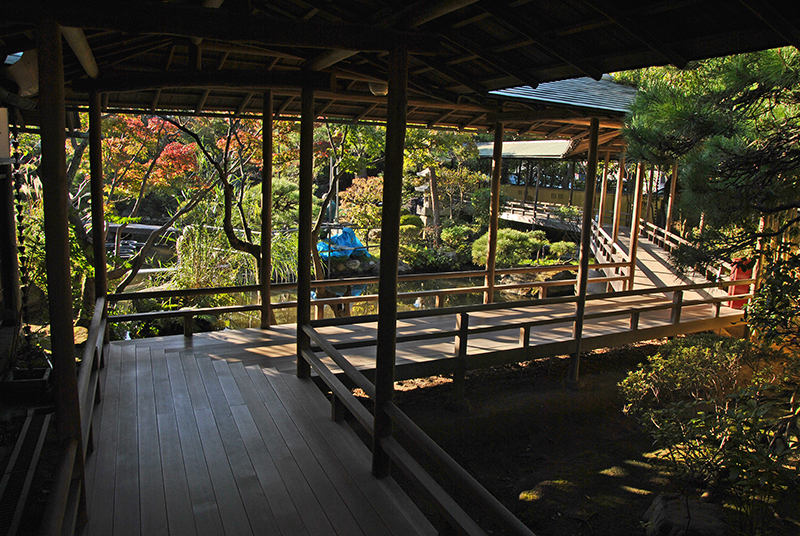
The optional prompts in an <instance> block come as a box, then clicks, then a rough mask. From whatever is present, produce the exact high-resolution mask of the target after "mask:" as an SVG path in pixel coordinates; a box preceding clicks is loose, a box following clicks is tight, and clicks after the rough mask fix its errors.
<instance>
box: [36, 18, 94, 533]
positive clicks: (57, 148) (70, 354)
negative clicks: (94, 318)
mask: <svg viewBox="0 0 800 536" xmlns="http://www.w3.org/2000/svg"><path fill="white" fill-rule="evenodd" d="M36 42H37V45H38V50H39V54H38V66H39V110H40V111H41V151H42V157H41V164H40V166H39V178H40V179H41V181H42V192H43V198H44V235H45V268H46V270H47V294H48V306H49V310H50V341H51V352H52V354H51V356H52V362H53V385H54V390H55V395H54V398H55V406H56V423H57V425H58V427H57V429H58V441H59V445H60V447H61V448H66V447H67V446H68V445H70V444H71V443H73V442H77V445H78V452H77V454H76V458H75V467H74V469H73V474H74V478H75V479H76V480H77V483H78V485H79V486H81V488H83V483H84V482H85V478H84V463H83V462H84V457H83V448H82V445H83V434H82V432H81V410H80V403H79V401H78V378H77V367H76V364H75V343H74V340H75V333H74V331H73V326H72V278H71V276H70V249H71V248H70V240H69V217H68V213H69V191H68V187H69V185H68V181H67V166H66V151H65V142H66V138H65V136H66V120H65V116H64V113H65V104H64V57H63V50H62V46H61V29H60V27H59V26H58V24H56V23H55V22H53V21H50V20H45V21H42V22H41V23H40V24H39V25H38V27H37V29H36ZM78 517H79V519H78V525H79V526H80V525H82V524H85V522H86V494H85V488H83V491H82V492H81V493H80V507H79V510H78Z"/></svg>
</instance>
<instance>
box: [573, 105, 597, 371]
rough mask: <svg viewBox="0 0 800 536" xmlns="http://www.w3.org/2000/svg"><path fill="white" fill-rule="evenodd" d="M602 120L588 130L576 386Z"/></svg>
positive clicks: (577, 308)
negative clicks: (598, 144)
mask: <svg viewBox="0 0 800 536" xmlns="http://www.w3.org/2000/svg"><path fill="white" fill-rule="evenodd" d="M599 130H600V120H599V119H597V118H592V122H591V125H590V126H589V162H588V165H587V169H586V191H585V192H584V193H585V195H584V196H583V220H582V222H581V249H580V257H579V259H578V301H577V302H576V304H575V324H574V325H573V330H572V335H573V338H574V339H575V352H574V353H573V354H572V358H571V360H570V367H569V376H568V378H567V381H568V382H569V383H571V384H575V383H576V382H577V381H578V373H579V370H580V361H581V336H582V335H583V315H584V313H585V312H586V289H587V286H588V281H589V257H591V256H592V250H591V237H592V205H593V204H594V191H595V183H596V182H597V138H598V133H599Z"/></svg>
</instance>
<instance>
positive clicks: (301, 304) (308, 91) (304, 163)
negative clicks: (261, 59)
mask: <svg viewBox="0 0 800 536" xmlns="http://www.w3.org/2000/svg"><path fill="white" fill-rule="evenodd" d="M300 98H301V103H300V106H301V112H300V207H299V220H300V221H299V222H298V234H297V375H298V376H299V377H301V378H307V377H309V376H310V375H311V366H310V365H309V364H308V362H307V361H306V360H305V358H304V357H303V355H302V352H303V350H308V349H310V348H311V339H309V337H308V335H306V334H305V333H304V332H303V329H302V327H303V326H305V325H307V324H308V323H309V322H311V217H312V214H311V209H312V207H311V194H312V188H313V182H314V90H313V89H312V88H311V87H309V86H306V87H303V89H302V91H301V97H300Z"/></svg>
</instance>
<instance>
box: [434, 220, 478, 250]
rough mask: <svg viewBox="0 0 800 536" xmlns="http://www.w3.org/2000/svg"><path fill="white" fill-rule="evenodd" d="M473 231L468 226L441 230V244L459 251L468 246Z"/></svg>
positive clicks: (456, 226)
mask: <svg viewBox="0 0 800 536" xmlns="http://www.w3.org/2000/svg"><path fill="white" fill-rule="evenodd" d="M473 235H474V231H473V230H472V228H471V227H470V226H468V225H452V226H450V227H445V228H444V229H442V235H441V238H442V242H443V243H444V245H446V246H447V247H449V248H452V249H453V250H456V251H457V250H459V249H462V248H464V247H465V246H467V245H468V244H469V241H470V240H471V239H472V236H473Z"/></svg>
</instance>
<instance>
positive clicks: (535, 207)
mask: <svg viewBox="0 0 800 536" xmlns="http://www.w3.org/2000/svg"><path fill="white" fill-rule="evenodd" d="M540 182H542V163H541V162H536V190H534V194H533V217H534V218H536V212H537V211H538V210H539V183H540Z"/></svg>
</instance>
